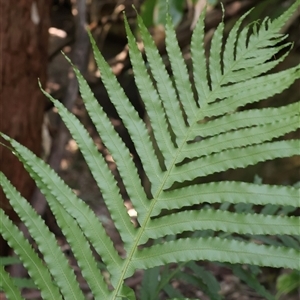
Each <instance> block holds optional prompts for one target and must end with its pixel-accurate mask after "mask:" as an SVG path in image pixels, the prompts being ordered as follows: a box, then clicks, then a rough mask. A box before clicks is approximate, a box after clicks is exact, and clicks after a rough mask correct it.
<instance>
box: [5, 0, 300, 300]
mask: <svg viewBox="0 0 300 300" xmlns="http://www.w3.org/2000/svg"><path fill="white" fill-rule="evenodd" d="M298 5H299V1H297V2H296V3H295V4H294V5H292V6H291V7H290V8H289V9H288V10H287V11H286V12H285V13H284V14H283V15H282V16H280V17H279V18H277V19H275V20H273V21H272V20H270V19H268V18H267V19H265V20H263V21H262V22H261V24H260V26H257V25H256V24H254V25H249V26H247V27H245V28H241V24H242V22H243V20H244V19H245V17H246V16H247V14H245V15H244V16H243V17H242V18H240V19H239V20H238V21H237V23H236V24H235V25H234V26H233V28H232V30H231V31H230V33H229V35H228V37H227V39H226V41H225V42H224V45H223V31H224V23H223V22H221V23H220V24H219V26H218V27H217V29H216V31H215V33H214V35H213V38H212V41H211V48H210V54H209V58H208V61H207V59H206V54H205V49H204V14H202V16H201V17H200V19H199V21H198V24H197V26H196V28H195V30H194V32H193V36H192V42H191V56H192V66H193V69H192V77H193V80H192V82H191V81H190V79H189V74H188V71H187V67H186V64H185V62H184V60H183V57H182V54H181V52H180V48H179V46H178V43H177V41H176V35H175V31H174V29H173V27H172V22H171V20H170V17H167V23H166V49H167V53H168V58H169V61H170V66H171V70H172V74H173V75H172V78H171V76H170V75H169V74H168V72H167V71H166V68H165V67H164V64H163V61H162V58H161V56H160V55H159V53H158V51H157V48H156V47H155V45H154V42H153V40H152V38H151V36H150V34H149V33H148V31H147V29H146V27H145V26H144V24H143V21H142V19H141V18H140V17H139V16H138V17H137V22H138V26H139V30H140V33H141V38H142V41H143V44H144V50H145V54H146V58H147V64H146V63H145V61H144V59H143V56H142V54H141V52H140V50H139V49H138V47H137V44H136V40H135V38H134V35H133V34H132V32H131V30H130V27H129V24H128V22H127V20H126V18H125V28H126V32H127V36H128V44H129V53H130V59H131V64H132V68H133V71H134V77H135V82H136V86H137V88H138V90H139V93H140V96H141V99H142V101H143V103H144V105H145V109H146V114H147V124H146V123H145V121H144V120H143V119H141V118H140V117H139V115H138V113H137V112H136V111H135V109H134V107H133V106H132V104H131V103H130V101H129V99H128V98H127V97H126V95H125V93H124V91H123V89H122V88H121V87H120V85H119V83H118V81H117V79H116V77H115V76H114V75H113V73H112V71H111V70H110V68H109V66H108V64H107V63H106V62H105V60H104V58H103V56H102V55H101V53H100V52H99V50H98V48H97V46H96V43H95V41H94V40H93V38H92V37H91V44H92V48H93V52H94V57H95V60H96V62H97V65H98V67H99V69H100V72H101V79H102V81H103V84H104V86H105V87H106V90H107V93H108V95H109V97H110V99H111V101H112V103H113V104H114V106H115V108H116V110H117V112H118V114H119V116H120V117H121V119H122V121H123V123H124V125H125V127H126V128H127V130H128V132H129V134H130V137H131V139H132V141H133V143H134V146H135V149H136V151H137V153H138V155H139V158H140V160H141V163H142V167H143V170H144V173H145V177H146V179H147V182H149V187H148V188H146V187H145V186H144V185H143V182H144V180H143V179H141V178H140V177H139V175H138V171H137V168H136V166H135V164H134V162H133V160H132V157H131V155H130V152H129V150H128V149H127V148H126V146H125V144H124V143H123V141H122V140H121V138H120V137H119V135H118V134H117V132H116V131H115V129H114V127H113V126H112V124H111V123H110V121H109V119H108V117H107V116H106V114H105V113H104V112H103V109H102V108H101V106H100V105H99V104H98V102H97V100H96V99H95V97H94V95H93V93H92V92H91V89H90V87H89V86H88V84H87V82H86V81H85V79H84V78H83V76H82V75H81V74H80V72H79V71H78V69H77V68H76V67H75V66H74V72H75V74H76V76H77V78H78V82H79V86H80V92H81V96H82V98H83V100H84V103H85V107H86V110H87V112H88V114H89V116H90V118H91V120H92V122H93V123H94V125H95V128H96V129H97V131H98V133H99V135H100V137H101V139H102V141H103V143H104V144H105V146H106V147H107V149H108V150H109V152H110V153H111V155H112V157H113V159H114V161H115V162H116V165H117V168H118V171H119V174H120V176H121V179H122V181H123V183H124V186H125V189H126V192H127V194H128V195H129V198H130V200H131V202H132V205H133V207H134V209H135V210H136V212H137V224H138V226H134V224H133V223H132V222H131V219H130V216H129V215H128V213H127V210H126V207H125V206H124V204H123V199H122V197H121V194H120V191H119V189H118V187H117V182H116V179H115V178H114V176H113V175H112V173H111V171H110V169H109V168H108V166H107V164H106V162H105V160H104V158H103V157H102V155H101V154H100V153H99V152H98V149H97V147H96V145H95V144H94V141H93V139H92V138H91V137H90V135H89V134H88V132H87V130H86V129H85V128H84V127H83V125H82V124H81V123H80V122H79V120H78V119H77V118H76V117H75V116H74V115H73V114H71V113H70V112H69V111H68V110H67V109H66V108H65V107H64V106H63V105H62V104H61V103H60V102H59V101H57V100H55V99H53V98H52V97H51V96H50V95H49V94H47V93H46V92H45V91H43V92H44V94H45V95H46V96H47V97H48V98H49V99H50V100H51V101H52V102H53V103H54V105H55V107H56V108H57V110H58V113H59V114H60V116H61V118H62V119H63V121H64V123H65V124H66V126H67V127H68V129H69V131H70V133H71V134H72V137H73V138H74V140H75V141H76V142H77V144H78V146H79V148H80V151H81V153H82V155H83V156H84V158H85V160H86V163H87V165H88V166H89V169H90V171H91V173H92V175H93V177H94V179H95V181H96V182H97V184H98V187H99V189H100V190H101V193H102V195H103V199H104V201H105V204H106V206H107V208H108V210H109V212H110V215H111V218H112V220H113V222H114V224H115V227H116V229H117V230H118V232H119V234H120V237H121V239H122V242H123V247H124V253H125V254H124V256H122V257H121V256H120V255H119V254H118V252H117V250H116V249H115V247H114V245H113V242H112V240H111V238H110V237H109V236H108V235H107V233H106V231H105V229H104V227H103V225H102V223H101V221H99V219H98V217H97V216H96V215H95V213H94V212H93V211H92V210H91V209H90V208H89V207H88V205H87V204H86V203H84V202H83V201H82V200H81V199H80V198H78V197H77V196H76V195H75V194H74V193H73V192H72V190H71V189H70V188H69V187H68V186H67V185H66V184H65V183H64V182H63V181H62V179H60V177H59V176H58V175H57V174H56V173H55V172H54V171H53V170H52V169H50V167H49V166H48V165H46V164H45V163H44V162H43V161H42V160H41V159H39V158H38V157H36V156H35V155H34V154H33V153H31V152H30V151H29V150H28V149H26V148H25V147H23V146H22V145H20V144H19V143H18V142H16V141H14V140H12V139H11V138H9V137H7V136H5V135H2V136H3V137H4V138H5V139H6V140H7V141H9V142H10V144H11V147H12V149H13V152H14V154H15V155H16V156H17V157H18V158H19V159H20V161H21V162H22V163H23V164H24V166H25V168H26V169H27V170H28V172H29V174H30V175H31V176H32V177H33V178H34V180H35V181H36V184H37V186H38V187H39V189H40V190H41V191H42V193H43V194H44V195H45V197H46V199H47V202H48V204H49V207H50V208H51V210H52V212H53V214H54V216H55V219H56V221H57V224H58V225H59V227H60V228H61V230H62V232H63V234H64V235H65V237H66V239H67V241H68V243H69V245H70V247H71V249H72V251H73V254H74V256H75V258H76V260H77V262H78V266H79V268H80V269H81V273H82V275H83V277H84V278H85V280H86V282H87V283H88V285H89V287H90V290H91V292H92V294H93V296H94V298H95V299H135V297H136V295H135V293H134V292H133V290H131V289H130V288H129V287H128V286H127V285H126V284H125V283H124V280H125V279H126V278H128V277H130V276H132V275H133V274H134V272H135V271H136V270H137V269H143V270H148V271H147V272H146V273H145V278H148V279H149V278H150V279H151V278H152V279H151V280H156V279H157V278H158V271H159V270H158V267H159V266H162V265H166V264H168V263H172V262H174V263H179V264H181V266H182V265H183V264H184V265H185V266H187V267H188V268H190V269H191V270H193V271H194V272H195V273H197V274H198V275H199V278H200V279H201V280H200V279H199V280H200V281H201V288H202V289H203V290H205V291H206V292H207V294H208V295H209V296H210V297H211V298H212V299H219V298H220V295H219V294H218V293H217V291H216V290H215V288H216V287H218V284H217V282H216V280H215V279H214V278H212V275H211V274H210V273H209V272H208V271H207V270H205V269H204V268H203V267H202V266H200V265H199V264H197V263H195V261H204V260H207V261H217V262H219V263H224V264H249V265H256V266H269V267H275V268H280V267H283V268H292V269H294V268H296V269H297V268H299V217H296V216H292V215H290V214H288V213H287V212H292V211H293V210H295V209H296V208H298V206H299V191H298V190H297V189H296V188H295V187H292V186H278V185H277V186H271V185H266V184H261V183H259V184H257V183H247V182H241V181H212V182H209V183H201V182H202V181H201V180H199V179H205V178H211V177H208V176H209V175H211V174H214V173H217V172H223V171H226V170H228V169H236V168H246V167H247V166H250V165H254V164H257V163H259V162H263V161H266V160H271V159H275V158H284V157H290V156H294V155H297V154H299V140H278V139H277V138H278V137H282V136H283V135H285V134H286V133H290V132H293V131H295V130H296V129H297V128H298V126H299V103H295V104H289V105H285V106H282V107H277V108H275V107H273V108H263V109H243V110H242V111H240V110H239V108H241V107H245V105H247V104H251V103H255V102H258V101H260V100H263V99H266V98H268V97H271V96H273V95H275V94H278V93H281V92H282V91H283V90H284V89H286V88H288V87H289V86H290V85H291V84H292V83H293V82H294V81H295V80H296V79H298V78H300V66H299V65H298V66H296V67H293V68H290V69H288V70H285V71H281V72H277V73H272V72H271V73H270V72H269V71H271V70H272V69H273V68H274V67H275V66H276V65H277V64H278V63H280V62H281V61H282V60H283V59H284V58H285V57H286V55H287V53H288V51H287V53H286V54H285V55H281V56H279V58H275V59H274V57H276V54H278V53H279V52H280V51H281V50H282V49H287V48H290V46H291V45H290V43H288V42H285V38H286V36H285V35H283V34H280V33H279V32H280V29H281V27H282V26H283V25H284V23H285V22H286V21H287V20H288V18H289V17H290V15H291V14H292V13H293V12H294V11H295V9H296V8H297V7H298ZM222 49H223V50H222ZM149 73H150V74H149ZM150 75H151V76H150ZM206 182H207V181H206ZM1 186H2V188H3V190H4V192H5V194H6V195H7V197H8V198H9V200H10V203H11V205H12V207H13V208H14V210H15V211H16V212H17V214H18V215H19V216H20V219H21V220H22V222H23V223H24V224H25V225H26V226H27V228H28V231H29V233H30V235H31V236H32V238H33V239H34V240H35V243H36V245H37V247H38V249H39V251H40V253H41V256H39V255H38V254H37V253H36V252H35V251H34V250H33V248H32V247H31V245H30V244H29V243H28V241H27V240H26V239H25V238H24V237H23V235H22V234H21V233H20V231H19V230H18V228H17V227H16V226H15V225H14V224H13V223H12V222H11V221H10V220H9V218H8V217H7V216H6V215H5V213H4V211H3V210H0V213H1V216H0V217H1V218H0V219H1V228H0V230H1V235H2V236H3V238H4V239H5V240H7V242H8V243H9V245H10V246H11V247H12V248H13V249H14V250H15V253H16V254H17V255H18V256H19V258H20V260H21V261H22V262H23V264H24V266H25V267H26V268H27V269H28V273H29V275H30V277H31V278H32V280H33V282H34V283H35V285H36V287H37V288H38V289H40V291H41V295H42V297H43V299H72V300H73V299H84V295H83V293H82V291H81V289H80V287H79V284H78V282H77V280H76V278H75V275H74V272H73V270H72V269H71V267H70V266H69V264H68V262H67V259H66V257H65V256H64V254H63V253H62V252H61V250H60V248H59V247H58V245H57V243H56V240H55V237H54V235H53V234H52V233H51V232H50V231H49V229H48V228H47V227H46V226H45V224H44V222H43V220H42V219H41V217H40V216H38V215H37V214H36V212H35V211H34V210H33V208H32V207H31V206H30V204H29V203H28V202H27V201H26V200H25V199H23V198H22V197H21V195H20V194H19V193H18V191H16V189H15V188H14V187H13V186H12V185H11V184H10V182H9V181H8V179H7V178H6V177H5V176H4V174H2V173H1ZM216 204H218V206H215V205H216ZM194 205H202V208H201V209H197V210H195V209H192V208H193V206H194ZM232 205H233V207H234V208H235V209H234V211H232V209H231V210H229V209H228V208H229V206H232ZM241 205H242V206H244V208H243V209H238V208H241ZM253 205H260V206H263V207H264V208H265V209H264V210H262V211H261V212H260V213H258V212H254V211H253V210H252V206H253ZM216 207H218V208H216ZM245 207H247V209H245ZM270 207H273V208H274V207H276V208H277V209H276V210H277V211H280V212H281V213H278V214H273V215H272V214H270V213H268V209H270ZM286 208H288V209H286ZM179 235H180V237H179ZM269 235H278V236H286V237H289V238H290V239H292V240H293V243H289V242H288V241H290V240H287V239H284V238H282V239H281V241H282V242H281V243H279V245H278V244H274V245H273V244H272V243H271V242H270V239H269V240H268V238H267V237H268V236H269ZM259 236H265V237H266V239H264V240H263V242H261V243H257V241H258V240H259ZM295 244H296V246H293V245H295ZM91 246H92V247H93V248H94V249H95V251H96V252H97V253H98V254H99V256H100V257H101V259H102V261H103V263H104V265H105V268H106V270H107V272H108V273H109V282H107V279H106V280H104V275H103V274H102V271H101V270H100V268H98V265H97V262H96V260H95V258H94V255H93V253H92V251H91V248H90V247H91ZM235 266H236V267H235ZM232 268H233V269H234V270H235V272H236V273H239V274H240V276H241V278H242V277H243V276H244V277H243V278H247V274H246V273H245V272H244V273H243V271H242V269H239V268H238V265H233V266H232ZM0 274H1V278H2V283H1V286H2V289H3V290H4V291H5V293H6V295H7V297H8V298H9V299H21V294H20V291H19V289H18V288H17V286H16V285H15V283H14V281H13V279H12V278H11V277H10V276H9V274H8V273H7V272H6V271H5V270H4V268H2V269H1V270H0ZM150 279H149V280H150ZM248 279H249V277H248ZM251 280H252V281H251ZM249 282H250V285H251V282H252V283H253V286H255V279H254V278H252V279H249ZM147 284H149V282H148V283H147V280H145V281H144V283H143V287H144V291H142V292H141V295H142V298H143V299H156V298H155V297H156V296H157V289H158V288H159V286H158V285H156V286H155V284H154V286H155V287H154V290H153V288H152V290H151V288H149V287H148V294H147V292H145V291H147ZM256 287H257V286H256ZM169 288H170V287H169ZM151 293H153V294H152V295H150V294H151ZM168 293H169V295H172V291H171V290H170V289H169V292H168ZM260 293H261V294H263V295H267V296H266V297H267V298H270V297H271V296H270V295H269V294H268V293H267V292H266V291H265V290H264V289H262V288H261V287H260Z"/></svg>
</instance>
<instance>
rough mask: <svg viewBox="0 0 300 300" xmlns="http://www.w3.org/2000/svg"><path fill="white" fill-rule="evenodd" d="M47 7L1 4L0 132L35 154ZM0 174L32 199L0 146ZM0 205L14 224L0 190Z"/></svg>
mask: <svg viewBox="0 0 300 300" xmlns="http://www.w3.org/2000/svg"><path fill="white" fill-rule="evenodd" d="M50 2H51V1H49V0H39V1H36V0H9V1H7V0H0V5H1V7H0V13H1V15H0V30H1V48H0V51H1V52H0V70H1V71H0V82H1V83H0V131H1V132H3V133H5V134H7V135H8V136H10V137H12V138H14V139H15V140H17V141H18V142H20V143H21V144H23V145H24V146H26V147H28V148H29V149H30V150H32V151H33V152H34V153H35V154H37V155H40V154H41V126H42V122H43V112H44V106H45V100H44V96H43V95H42V93H41V91H40V90H39V87H38V83H37V79H38V78H40V80H41V82H42V84H45V79H46V71H47V69H46V68H47V46H48V27H49V9H50ZM0 141H1V142H3V140H2V139H1V140H0ZM0 170H1V171H2V172H3V173H4V174H5V175H6V176H7V177H8V179H9V180H10V181H11V182H12V184H13V185H14V186H15V187H16V188H17V189H18V190H19V191H20V193H21V194H22V196H24V197H25V198H26V199H30V197H31V194H32V192H33V189H34V182H33V181H32V180H31V178H30V177H29V175H28V174H27V172H26V171H25V170H24V168H23V167H22V165H21V163H20V162H19V161H18V160H17V159H16V158H15V157H14V156H13V155H12V154H11V152H10V150H8V149H6V147H4V146H2V145H0ZM0 206H1V208H3V209H4V210H5V212H6V213H7V215H9V217H10V218H11V219H12V220H13V221H15V222H17V220H18V218H17V216H16V214H15V213H14V212H13V210H12V208H11V207H10V205H9V202H8V200H7V199H6V198H5V196H4V193H3V191H2V189H1V188H0ZM0 243H1V241H0ZM4 248H5V247H4V243H3V242H2V243H1V247H0V255H3V254H4V252H5V249H4Z"/></svg>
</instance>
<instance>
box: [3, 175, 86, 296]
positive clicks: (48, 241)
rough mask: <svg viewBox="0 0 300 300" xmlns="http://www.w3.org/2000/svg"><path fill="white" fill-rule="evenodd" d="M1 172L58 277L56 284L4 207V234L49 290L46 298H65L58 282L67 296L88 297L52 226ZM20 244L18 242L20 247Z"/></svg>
mask: <svg viewBox="0 0 300 300" xmlns="http://www.w3.org/2000/svg"><path fill="white" fill-rule="evenodd" d="M0 176H1V186H2V187H3V190H4V191H5V192H6V195H7V197H9V200H10V203H11V205H12V206H13V208H14V210H15V211H16V212H17V213H18V215H19V216H20V218H21V220H22V222H23V223H24V224H25V225H26V227H27V228H28V231H29V232H30V234H31V236H32V238H33V239H34V240H35V241H36V243H37V244H38V245H39V250H40V252H41V253H42V254H43V257H44V260H45V262H46V263H47V266H48V269H49V272H50V273H51V275H52V276H53V278H54V279H55V282H56V284H53V281H52V279H51V277H50V275H49V273H48V270H47V268H46V267H45V266H44V265H43V263H42V262H41V261H40V259H39V258H38V256H37V254H36V253H35V252H34V251H33V250H32V248H31V246H30V245H29V243H28V242H27V241H26V240H25V239H24V237H23V236H22V234H21V233H20V232H19V230H18V228H17V227H16V226H15V225H13V223H12V221H10V220H9V219H8V217H7V216H6V215H5V213H4V212H3V210H0V213H1V221H2V226H0V227H1V229H0V230H1V231H2V232H1V234H2V235H3V237H4V238H5V239H6V240H7V242H8V244H10V245H11V246H12V247H13V248H14V249H16V252H17V254H18V255H19V256H20V258H21V260H22V261H23V263H24V266H25V267H26V268H28V270H29V271H30V273H29V274H30V276H31V277H32V278H33V280H34V282H35V283H36V285H37V286H38V287H39V288H41V291H44V293H45V294H44V295H43V297H44V298H45V299H53V297H55V299H61V296H60V293H59V292H58V289H57V287H56V285H57V286H58V287H59V288H60V291H61V293H62V295H63V297H64V299H84V298H83V294H82V292H81V290H80V289H79V286H78V283H77V281H76V279H75V275H74V273H73V271H72V270H71V269H70V266H69V265H68V263H67V261H66V259H65V257H64V255H63V253H62V252H61V251H60V249H59V248H58V247H57V242H56V239H55V236H54V235H53V234H52V233H51V232H50V231H49V230H48V228H47V227H46V225H45V223H44V221H43V220H42V218H41V217H40V216H39V215H37V213H36V212H35V211H34V209H33V208H32V207H31V206H30V204H29V203H28V201H26V200H25V199H24V198H23V197H21V195H20V194H19V193H18V192H17V191H16V189H15V188H14V187H13V186H12V185H11V184H10V183H9V181H8V179H7V178H6V177H5V176H4V175H3V173H0ZM2 227H3V228H2ZM16 245H18V246H17V247H16Z"/></svg>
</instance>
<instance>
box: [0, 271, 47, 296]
mask: <svg viewBox="0 0 300 300" xmlns="http://www.w3.org/2000/svg"><path fill="white" fill-rule="evenodd" d="M0 278H1V281H0V282H1V283H0V287H1V288H2V289H3V291H4V292H5V295H6V298H7V299H8V300H24V298H22V296H21V293H20V290H19V289H18V288H17V286H16V285H15V283H14V281H13V279H12V278H11V277H10V276H9V275H8V273H7V272H6V271H5V270H4V267H3V266H0ZM45 299H46V298H45ZM49 299H50V298H49Z"/></svg>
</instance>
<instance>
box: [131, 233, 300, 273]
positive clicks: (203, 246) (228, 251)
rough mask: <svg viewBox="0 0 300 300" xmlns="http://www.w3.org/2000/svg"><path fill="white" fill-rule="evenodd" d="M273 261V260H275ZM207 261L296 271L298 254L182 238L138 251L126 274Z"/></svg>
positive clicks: (239, 243) (218, 240)
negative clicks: (173, 263)
mask: <svg viewBox="0 0 300 300" xmlns="http://www.w3.org/2000/svg"><path fill="white" fill-rule="evenodd" d="M274 258H276V259H274ZM190 260H209V261H220V262H229V263H240V262H241V261H244V262H247V263H249V264H253V265H258V266H270V267H274V268H278V267H281V266H282V265H283V264H284V265H285V266H286V267H287V268H291V269H294V268H297V267H296V266H297V264H298V263H299V251H297V250H295V249H289V248H286V247H274V246H265V245H257V244H255V243H253V242H242V241H238V240H233V239H232V240H228V239H224V238H222V239H221V238H219V237H214V238H212V237H209V238H185V239H178V240H175V241H170V242H164V243H163V244H157V245H154V246H152V247H150V248H145V249H142V250H141V251H138V252H137V254H136V255H135V257H134V259H133V260H132V264H131V265H130V268H128V273H127V275H128V276H130V275H132V273H133V271H134V270H135V268H143V269H148V268H152V267H155V266H158V265H165V264H168V263H171V262H174V261H176V262H180V261H190Z"/></svg>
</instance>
